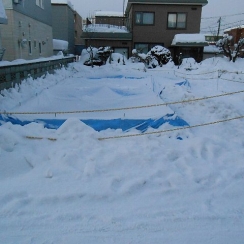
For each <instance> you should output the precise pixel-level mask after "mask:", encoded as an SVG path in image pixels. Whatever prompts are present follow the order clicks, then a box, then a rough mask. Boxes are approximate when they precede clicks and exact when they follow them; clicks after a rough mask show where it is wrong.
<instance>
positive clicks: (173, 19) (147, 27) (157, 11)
mask: <svg viewBox="0 0 244 244" xmlns="http://www.w3.org/2000/svg"><path fill="white" fill-rule="evenodd" d="M207 3H208V1H207V0H128V3H127V7H126V10H125V16H126V27H127V29H128V32H129V33H130V34H131V38H128V39H127V40H126V41H123V40H121V39H119V38H120V36H119V35H118V36H117V39H116V38H114V39H113V41H114V43H115V40H117V43H116V44H117V45H118V44H120V43H121V44H122V42H123V43H124V44H125V43H126V47H127V48H128V50H129V53H131V51H132V49H134V48H135V49H139V50H141V51H142V52H144V53H147V52H148V51H149V50H150V49H151V48H152V47H153V46H155V45H162V46H164V47H166V48H169V49H170V50H171V52H172V55H173V57H175V58H176V56H177V55H178V52H179V51H180V52H181V53H183V56H184V52H186V53H187V54H186V55H185V56H189V53H190V54H194V53H195V52H197V57H199V56H202V55H199V52H201V54H202V52H203V46H204V45H205V43H201V44H200V43H195V42H193V43H190V42H187V44H184V43H181V44H180V45H183V47H181V46H179V45H178V44H177V43H173V40H174V37H175V35H176V34H196V33H199V32H200V22H201V13H202V7H203V6H204V5H206V4H207ZM85 35H86V34H84V36H85ZM110 35H111V37H110V39H112V34H110ZM114 36H115V35H114ZM124 36H125V35H124ZM127 36H128V37H129V35H127ZM98 37H100V42H99V39H98ZM86 38H87V40H90V41H89V43H95V44H98V43H99V44H100V45H101V46H102V45H103V44H104V43H105V40H106V34H104V35H103V34H102V33H93V35H91V34H90V36H89V35H87V36H86ZM102 38H103V39H102ZM199 45H200V46H199ZM111 46H112V45H111ZM112 47H113V46H112ZM192 48H193V49H194V51H191V50H190V51H189V49H192ZM198 61H200V60H198Z"/></svg>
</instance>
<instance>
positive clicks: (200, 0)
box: [126, 0, 208, 12]
mask: <svg viewBox="0 0 244 244" xmlns="http://www.w3.org/2000/svg"><path fill="white" fill-rule="evenodd" d="M131 4H177V5H202V6H204V5H206V4H208V0H128V3H127V7H126V12H128V11H129V9H130V7H131Z"/></svg>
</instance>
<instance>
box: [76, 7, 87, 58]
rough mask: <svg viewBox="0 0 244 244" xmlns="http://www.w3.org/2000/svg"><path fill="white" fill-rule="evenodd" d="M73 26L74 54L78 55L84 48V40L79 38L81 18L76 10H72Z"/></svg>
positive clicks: (81, 26)
mask: <svg viewBox="0 0 244 244" xmlns="http://www.w3.org/2000/svg"><path fill="white" fill-rule="evenodd" d="M74 25H75V26H74V28H75V51H74V54H75V55H80V54H81V51H82V49H84V48H85V41H84V40H83V39H81V34H82V28H83V19H82V17H81V16H80V15H79V13H78V12H76V11H74Z"/></svg>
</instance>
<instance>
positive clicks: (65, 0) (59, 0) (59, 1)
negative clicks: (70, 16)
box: [51, 0, 74, 9]
mask: <svg viewBox="0 0 244 244" xmlns="http://www.w3.org/2000/svg"><path fill="white" fill-rule="evenodd" d="M51 3H53V4H67V5H68V6H70V7H71V8H72V9H74V6H73V4H72V3H71V1H70V0H51Z"/></svg>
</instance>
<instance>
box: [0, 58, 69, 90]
mask: <svg viewBox="0 0 244 244" xmlns="http://www.w3.org/2000/svg"><path fill="white" fill-rule="evenodd" d="M73 61H74V57H73V56H72V57H64V58H62V59H55V60H48V61H39V62H35V63H33V62H30V63H23V64H11V65H8V66H0V91H1V90H3V89H8V88H11V87H14V86H15V84H20V83H21V81H22V80H24V79H26V78H28V77H30V76H31V77H32V78H34V79H36V78H38V77H41V76H42V75H44V74H46V73H47V72H48V73H53V72H54V70H56V69H60V68H61V67H62V66H67V65H68V64H69V63H72V62H73Z"/></svg>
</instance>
